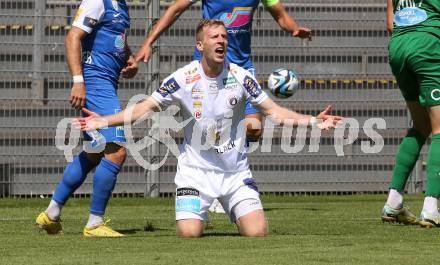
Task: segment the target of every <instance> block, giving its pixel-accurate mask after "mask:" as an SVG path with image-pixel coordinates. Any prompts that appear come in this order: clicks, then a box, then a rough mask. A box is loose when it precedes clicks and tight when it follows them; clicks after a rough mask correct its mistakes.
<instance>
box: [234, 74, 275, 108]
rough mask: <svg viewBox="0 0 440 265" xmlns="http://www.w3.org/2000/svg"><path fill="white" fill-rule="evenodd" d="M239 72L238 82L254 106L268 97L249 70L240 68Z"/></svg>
mask: <svg viewBox="0 0 440 265" xmlns="http://www.w3.org/2000/svg"><path fill="white" fill-rule="evenodd" d="M240 72H241V73H240V74H239V76H240V84H241V86H242V88H243V93H244V96H245V98H246V99H247V100H248V101H249V102H250V103H251V104H252V105H254V106H255V105H259V104H261V103H262V102H263V101H264V100H265V99H267V97H268V96H267V94H266V92H264V91H263V89H262V88H261V86H260V84H258V81H257V80H256V79H255V77H254V76H253V75H252V74H251V73H250V72H248V71H246V70H244V69H241V71H240Z"/></svg>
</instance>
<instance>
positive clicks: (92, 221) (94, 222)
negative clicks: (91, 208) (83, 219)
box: [86, 213, 104, 228]
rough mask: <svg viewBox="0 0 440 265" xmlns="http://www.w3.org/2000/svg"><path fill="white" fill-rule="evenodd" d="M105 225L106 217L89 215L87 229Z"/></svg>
mask: <svg viewBox="0 0 440 265" xmlns="http://www.w3.org/2000/svg"><path fill="white" fill-rule="evenodd" d="M103 223H104V217H103V216H102V215H94V214H92V213H91V214H90V215H89V221H87V224H86V227H87V228H92V227H95V226H98V225H100V224H103Z"/></svg>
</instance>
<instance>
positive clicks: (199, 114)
mask: <svg viewBox="0 0 440 265" xmlns="http://www.w3.org/2000/svg"><path fill="white" fill-rule="evenodd" d="M194 118H196V120H199V119H201V118H202V111H201V110H196V111H194Z"/></svg>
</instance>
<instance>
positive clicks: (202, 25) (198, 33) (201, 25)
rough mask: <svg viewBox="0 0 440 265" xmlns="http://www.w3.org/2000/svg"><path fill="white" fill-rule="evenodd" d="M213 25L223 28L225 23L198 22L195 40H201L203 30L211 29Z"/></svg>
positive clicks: (209, 20) (214, 20)
mask: <svg viewBox="0 0 440 265" xmlns="http://www.w3.org/2000/svg"><path fill="white" fill-rule="evenodd" d="M214 25H217V26H223V27H224V26H225V23H224V22H223V21H221V20H219V19H202V20H200V22H199V24H198V25H197V29H196V40H197V41H200V40H202V35H203V28H205V27H211V26H214Z"/></svg>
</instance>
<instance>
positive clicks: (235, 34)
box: [136, 0, 311, 141]
mask: <svg viewBox="0 0 440 265" xmlns="http://www.w3.org/2000/svg"><path fill="white" fill-rule="evenodd" d="M196 1H197V0H176V1H175V2H174V3H173V4H172V5H170V7H169V8H168V9H167V10H166V11H165V13H164V14H163V15H162V16H161V18H160V19H159V21H158V22H157V24H156V25H155V26H154V27H153V29H152V30H151V32H150V34H149V35H148V36H147V37H146V38H145V40H144V44H143V46H142V48H141V49H140V50H139V51H138V52H137V54H136V60H137V61H138V62H139V61H141V60H143V61H144V62H145V63H146V62H148V60H149V59H150V56H151V52H152V51H151V45H152V44H153V43H154V41H156V40H157V39H158V38H159V36H160V35H161V34H162V33H163V32H164V31H165V30H166V29H167V28H168V27H170V26H171V25H172V24H173V23H174V21H176V20H177V18H178V17H179V16H180V15H181V14H182V13H183V12H184V11H185V10H186V9H188V8H189V7H190V6H191V5H192V4H193V3H194V2H196ZM259 3H260V0H232V1H214V0H202V10H203V18H205V19H220V20H222V21H223V22H224V23H225V26H226V30H227V33H228V42H229V48H228V53H227V60H228V61H229V62H232V63H235V64H237V65H239V66H241V67H243V68H245V69H246V70H248V71H250V72H251V73H253V74H254V76H255V70H254V65H253V63H252V60H251V31H252V21H253V15H254V13H255V11H256V10H257V7H258V4H259ZM262 3H263V5H264V6H265V7H266V9H267V10H268V11H269V12H270V14H271V15H272V17H273V18H274V19H275V21H276V22H277V23H278V24H279V25H280V27H281V28H282V29H284V30H286V31H288V32H290V33H291V34H292V36H294V37H299V38H310V37H311V30H310V29H309V28H305V27H300V26H298V24H297V23H296V22H295V20H294V19H293V18H292V17H291V16H290V15H289V14H288V13H287V11H286V9H285V8H284V6H283V5H282V4H281V2H280V1H279V0H263V1H262ZM194 58H195V59H200V53H199V52H198V51H197V49H195V54H194ZM245 114H246V118H247V119H248V120H249V118H254V119H258V120H259V121H260V124H261V118H262V115H261V113H259V111H258V110H257V109H256V108H254V107H253V106H252V105H251V104H250V103H249V102H247V104H246V109H245ZM257 127H258V125H257ZM261 134H262V130H261V129H253V128H252V126H251V125H250V124H248V126H247V137H248V139H249V140H250V141H257V140H258V139H259V138H260V136H261Z"/></svg>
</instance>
